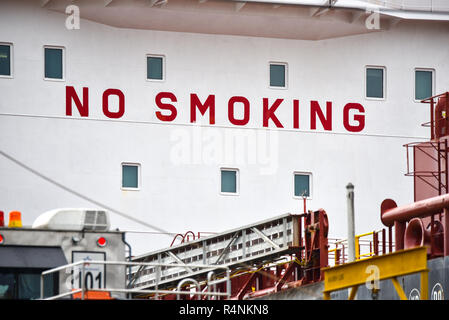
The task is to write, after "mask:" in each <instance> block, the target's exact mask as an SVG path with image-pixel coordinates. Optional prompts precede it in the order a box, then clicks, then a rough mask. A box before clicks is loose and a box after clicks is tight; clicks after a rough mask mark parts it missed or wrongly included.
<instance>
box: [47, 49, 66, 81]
mask: <svg viewBox="0 0 449 320" xmlns="http://www.w3.org/2000/svg"><path fill="white" fill-rule="evenodd" d="M64 71H65V70H64V48H62V47H53V46H45V47H44V79H45V80H64Z"/></svg>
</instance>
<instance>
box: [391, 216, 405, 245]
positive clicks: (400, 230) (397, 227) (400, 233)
mask: <svg viewBox="0 0 449 320" xmlns="http://www.w3.org/2000/svg"><path fill="white" fill-rule="evenodd" d="M405 227H406V224H405V222H399V221H395V222H394V242H395V251H398V250H402V249H404V235H405Z"/></svg>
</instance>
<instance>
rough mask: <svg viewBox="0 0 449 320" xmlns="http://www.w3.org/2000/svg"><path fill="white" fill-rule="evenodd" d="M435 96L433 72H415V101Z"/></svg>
mask: <svg viewBox="0 0 449 320" xmlns="http://www.w3.org/2000/svg"><path fill="white" fill-rule="evenodd" d="M431 96H433V72H432V71H431V70H416V71H415V100H424V99H427V98H429V97H431Z"/></svg>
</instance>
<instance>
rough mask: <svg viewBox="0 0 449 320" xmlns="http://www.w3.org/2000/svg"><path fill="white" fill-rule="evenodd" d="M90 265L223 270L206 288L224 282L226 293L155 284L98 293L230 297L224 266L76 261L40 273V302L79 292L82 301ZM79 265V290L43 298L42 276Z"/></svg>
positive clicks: (229, 281) (227, 268)
mask: <svg viewBox="0 0 449 320" xmlns="http://www.w3.org/2000/svg"><path fill="white" fill-rule="evenodd" d="M91 264H100V265H123V266H140V267H147V266H149V267H156V268H161V267H173V268H203V269H204V271H207V270H209V271H213V270H217V269H223V270H224V271H225V273H226V276H225V277H224V278H220V279H216V280H211V281H208V286H211V285H215V284H217V283H222V282H226V292H212V291H209V290H208V291H207V292H201V291H199V292H186V291H181V290H179V287H178V290H176V291H173V290H158V289H157V284H156V286H155V287H156V290H145V289H138V288H133V289H117V288H105V289H95V291H99V292H121V293H148V294H150V293H154V294H156V297H157V295H158V294H177V295H179V294H189V295H200V296H225V297H227V298H230V297H231V280H230V275H231V270H230V268H229V267H228V266H226V265H204V264H189V265H184V264H176V263H172V264H169V263H147V262H124V261H95V260H94V261H78V262H74V263H70V264H66V265H63V266H59V267H56V268H53V269H49V270H46V271H43V272H42V273H41V278H40V299H41V300H55V299H59V298H63V297H66V296H70V295H73V294H76V293H79V292H81V300H84V298H85V293H86V292H87V291H89V290H86V288H85V281H84V278H85V267H86V265H91ZM80 265H81V274H82V275H81V276H82V279H83V280H82V281H81V288H80V289H75V290H73V291H69V292H66V293H62V294H58V295H55V296H52V297H48V298H44V276H46V275H49V274H52V273H55V272H59V271H62V270H67V269H69V268H73V267H75V266H80Z"/></svg>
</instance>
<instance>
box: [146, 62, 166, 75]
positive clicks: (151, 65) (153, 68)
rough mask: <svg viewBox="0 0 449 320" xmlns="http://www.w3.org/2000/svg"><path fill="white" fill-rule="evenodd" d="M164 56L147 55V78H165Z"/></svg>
mask: <svg viewBox="0 0 449 320" xmlns="http://www.w3.org/2000/svg"><path fill="white" fill-rule="evenodd" d="M163 69H164V58H163V57H147V79H150V80H163V79H164V74H163Z"/></svg>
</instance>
